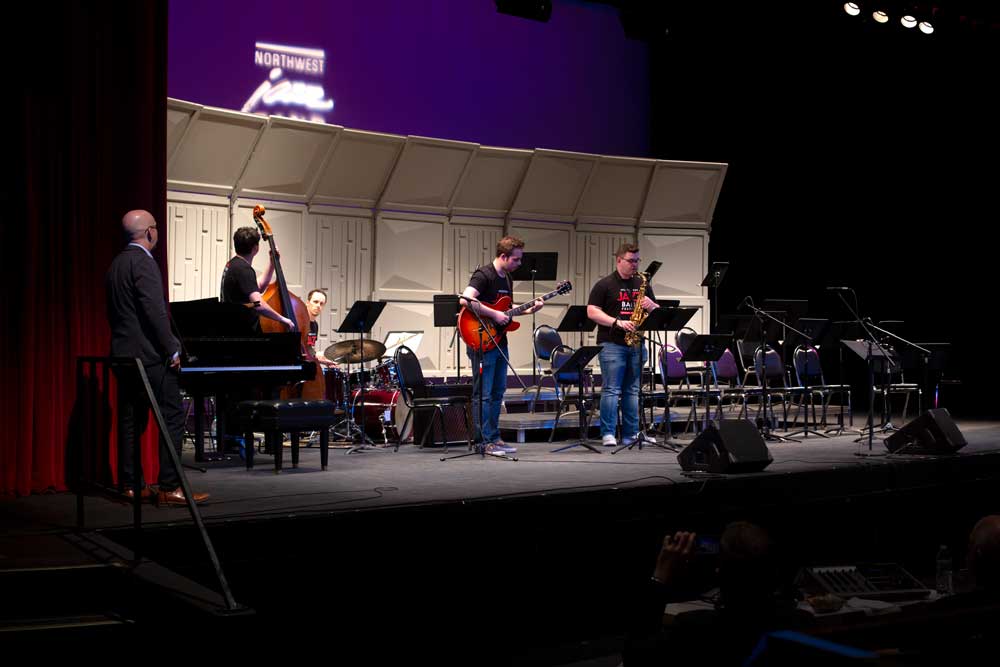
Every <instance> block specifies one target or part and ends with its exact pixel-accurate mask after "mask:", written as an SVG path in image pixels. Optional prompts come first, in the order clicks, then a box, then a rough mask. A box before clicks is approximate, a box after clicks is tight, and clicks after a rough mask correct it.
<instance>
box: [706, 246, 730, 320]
mask: <svg viewBox="0 0 1000 667" xmlns="http://www.w3.org/2000/svg"><path fill="white" fill-rule="evenodd" d="M728 270H729V262H712V265H711V266H709V267H708V273H706V274H705V277H704V279H702V281H701V286H702V287H707V288H709V289H710V290H712V300H711V304H712V306H713V308H712V312H713V313H714V314H715V319H714V321H713V323H712V328H713V329H718V328H719V303H718V301H719V285H721V284H722V279H723V278H725V277H726V271H728Z"/></svg>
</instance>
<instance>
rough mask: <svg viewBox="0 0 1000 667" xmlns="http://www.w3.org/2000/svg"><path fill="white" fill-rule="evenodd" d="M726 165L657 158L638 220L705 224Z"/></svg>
mask: <svg viewBox="0 0 1000 667" xmlns="http://www.w3.org/2000/svg"><path fill="white" fill-rule="evenodd" d="M725 175H726V165H725V164H720V163H715V162H667V161H659V162H657V163H656V168H655V169H654V170H653V177H652V182H651V183H650V186H649V194H648V196H647V197H646V205H645V208H644V210H643V212H642V220H641V224H644V225H645V224H657V223H659V224H662V225H672V226H683V227H703V228H706V229H707V228H708V227H709V226H710V225H711V223H712V214H713V213H714V211H715V204H716V202H717V201H718V198H719V191H720V190H721V188H722V181H723V179H724V178H725Z"/></svg>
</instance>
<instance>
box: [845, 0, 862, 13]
mask: <svg viewBox="0 0 1000 667" xmlns="http://www.w3.org/2000/svg"><path fill="white" fill-rule="evenodd" d="M844 11H845V12H847V13H848V14H850V15H851V16H857V15H858V14H860V13H861V7H859V6H858V3H856V2H845V3H844Z"/></svg>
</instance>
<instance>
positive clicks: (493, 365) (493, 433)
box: [468, 340, 510, 443]
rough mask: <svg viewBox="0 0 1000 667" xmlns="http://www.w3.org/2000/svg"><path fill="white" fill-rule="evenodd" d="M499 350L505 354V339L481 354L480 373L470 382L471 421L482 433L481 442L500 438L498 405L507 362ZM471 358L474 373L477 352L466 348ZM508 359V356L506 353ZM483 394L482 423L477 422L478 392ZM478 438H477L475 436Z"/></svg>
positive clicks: (504, 380)
mask: <svg viewBox="0 0 1000 667" xmlns="http://www.w3.org/2000/svg"><path fill="white" fill-rule="evenodd" d="M500 350H503V353H504V354H505V355H506V354H507V341H506V340H505V341H504V342H503V343H501V344H500V347H499V348H494V349H492V350H490V351H488V352H486V353H485V354H483V372H482V375H473V382H472V421H473V423H474V424H475V425H476V431H477V432H478V433H479V434H481V435H482V439H483V442H487V443H490V442H496V441H497V440H499V439H500V426H499V425H500V405H501V404H502V403H503V395H504V392H505V391H507V362H506V361H504V359H503V357H501V356H500ZM468 352H469V357H470V358H471V359H472V372H473V373H474V374H475V373H476V363H477V359H476V356H477V355H478V353H477V352H474V351H473V350H472V349H469V350H468ZM507 358H508V359H509V358H510V356H509V355H508V356H507ZM482 387H485V388H486V392H485V394H483V424H482V426H480V424H479V393H480V390H481V388H482ZM477 439H478V438H477Z"/></svg>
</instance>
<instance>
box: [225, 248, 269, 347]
mask: <svg viewBox="0 0 1000 667" xmlns="http://www.w3.org/2000/svg"><path fill="white" fill-rule="evenodd" d="M259 290H260V287H259V286H258V285H257V272H256V271H254V270H253V267H252V266H250V264H249V262H247V261H246V260H245V259H243V258H242V257H240V256H239V255H237V256H236V257H233V258H232V259H231V260H229V262H228V263H226V268H225V269H223V271H222V289H221V291H220V293H219V301H222V302H223V303H237V304H240V305H246V304H248V303H250V295H251V294H252V293H254V292H257V291H259ZM252 320H253V324H252V325H251V326H252V329H253V330H254V331H257V332H259V331H260V318H257V317H254V318H252Z"/></svg>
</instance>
